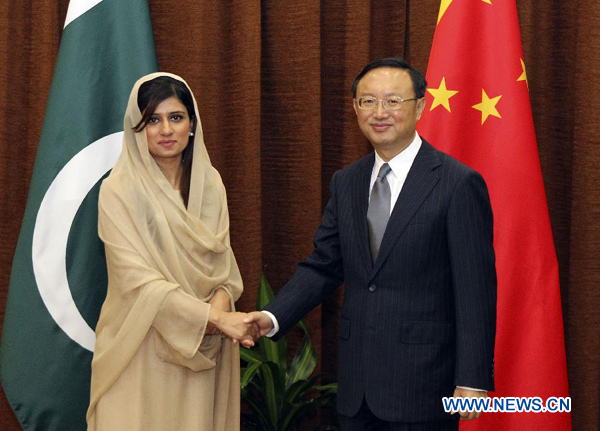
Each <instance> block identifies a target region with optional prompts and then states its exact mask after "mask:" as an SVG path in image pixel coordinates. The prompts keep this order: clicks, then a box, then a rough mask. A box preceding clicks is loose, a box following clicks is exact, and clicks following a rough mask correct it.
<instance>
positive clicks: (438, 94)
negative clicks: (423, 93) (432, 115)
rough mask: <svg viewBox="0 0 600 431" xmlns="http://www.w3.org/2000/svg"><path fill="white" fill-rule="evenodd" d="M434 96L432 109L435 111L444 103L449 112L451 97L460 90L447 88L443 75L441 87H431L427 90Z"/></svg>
mask: <svg viewBox="0 0 600 431" xmlns="http://www.w3.org/2000/svg"><path fill="white" fill-rule="evenodd" d="M427 91H428V92H429V93H431V95H432V96H433V97H434V99H433V103H432V104H431V109H430V111H433V110H434V108H437V107H438V106H440V105H442V106H443V107H444V108H446V110H447V111H448V112H451V111H450V98H451V97H452V96H454V95H456V93H458V91H454V90H448V89H447V88H446V78H445V77H442V82H441V83H440V86H439V88H430V89H428V90H427Z"/></svg>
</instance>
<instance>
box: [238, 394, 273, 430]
mask: <svg viewBox="0 0 600 431" xmlns="http://www.w3.org/2000/svg"><path fill="white" fill-rule="evenodd" d="M244 401H245V402H246V404H247V405H248V407H250V409H251V410H252V412H254V414H255V415H256V418H257V419H258V422H260V425H261V428H260V429H261V430H264V431H277V429H276V428H275V426H273V424H272V423H271V421H270V420H269V412H268V411H266V406H265V405H264V404H262V403H258V402H256V401H255V400H254V399H253V398H252V397H248V398H245V399H244Z"/></svg>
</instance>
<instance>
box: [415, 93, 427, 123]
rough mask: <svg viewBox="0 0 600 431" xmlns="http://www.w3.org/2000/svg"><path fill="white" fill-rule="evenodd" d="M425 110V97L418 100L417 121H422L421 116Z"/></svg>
mask: <svg viewBox="0 0 600 431" xmlns="http://www.w3.org/2000/svg"><path fill="white" fill-rule="evenodd" d="M424 110H425V96H423V97H421V98H420V99H419V100H417V120H420V119H421V115H422V114H423V111H424Z"/></svg>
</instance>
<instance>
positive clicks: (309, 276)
mask: <svg viewBox="0 0 600 431" xmlns="http://www.w3.org/2000/svg"><path fill="white" fill-rule="evenodd" d="M337 175H338V173H337V172H336V173H335V174H334V175H333V178H332V179H331V184H330V190H331V198H330V199H329V202H328V203H327V206H326V207H325V211H324V212H323V218H322V221H321V225H320V226H319V227H318V228H317V232H316V234H315V236H314V240H313V244H314V250H313V252H312V254H311V255H310V256H308V257H307V258H306V260H305V261H304V262H301V263H299V264H298V266H297V268H296V272H295V273H294V275H293V276H292V278H291V279H290V280H289V281H288V283H287V284H286V285H285V286H284V287H283V288H282V289H281V291H280V292H279V294H278V295H277V297H276V298H275V299H274V300H273V301H272V302H271V303H269V304H268V305H267V306H266V307H265V310H267V311H269V312H271V313H273V315H274V316H275V318H276V319H277V322H278V323H279V332H278V333H277V334H275V336H274V337H273V339H278V338H279V337H280V336H282V335H283V334H285V333H286V332H287V331H288V330H289V329H290V328H291V327H293V326H294V325H295V324H296V323H297V322H298V321H299V320H300V319H302V318H303V317H304V316H305V315H306V314H307V313H308V312H309V311H310V310H312V309H313V308H315V307H316V306H317V305H319V304H320V303H321V302H322V301H323V297H324V295H326V294H327V293H328V292H330V291H332V290H333V289H335V288H336V287H338V286H339V285H340V284H341V283H342V281H343V278H344V270H343V265H342V254H341V248H340V238H339V230H338V216H337V214H338V209H337V199H336V196H337V188H336V187H337Z"/></svg>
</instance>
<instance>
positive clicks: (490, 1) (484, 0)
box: [481, 0, 492, 4]
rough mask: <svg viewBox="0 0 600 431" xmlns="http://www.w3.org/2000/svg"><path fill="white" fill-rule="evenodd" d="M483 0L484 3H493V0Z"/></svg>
mask: <svg viewBox="0 0 600 431" xmlns="http://www.w3.org/2000/svg"><path fill="white" fill-rule="evenodd" d="M481 1H482V2H484V3H487V4H492V0H481Z"/></svg>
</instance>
